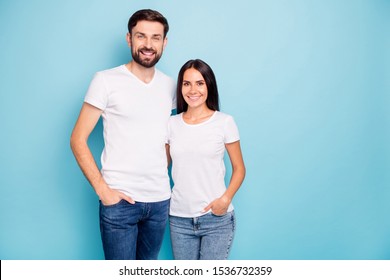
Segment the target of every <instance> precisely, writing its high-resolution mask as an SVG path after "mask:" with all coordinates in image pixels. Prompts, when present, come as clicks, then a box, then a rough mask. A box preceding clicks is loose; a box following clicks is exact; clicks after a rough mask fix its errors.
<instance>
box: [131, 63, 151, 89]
mask: <svg viewBox="0 0 390 280" xmlns="http://www.w3.org/2000/svg"><path fill="white" fill-rule="evenodd" d="M126 68H127V69H128V70H129V71H130V72H131V73H133V74H134V75H135V76H136V77H137V78H138V79H140V80H141V81H143V82H144V83H146V84H148V83H150V81H151V80H153V77H154V72H155V68H154V67H150V68H146V67H144V66H142V65H139V64H138V63H137V62H135V61H134V60H132V61H130V62H129V63H127V64H126Z"/></svg>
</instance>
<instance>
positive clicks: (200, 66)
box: [176, 59, 219, 114]
mask: <svg viewBox="0 0 390 280" xmlns="http://www.w3.org/2000/svg"><path fill="white" fill-rule="evenodd" d="M190 68H194V69H195V70H198V71H199V72H200V73H201V74H202V76H203V79H204V80H205V82H206V86H207V100H206V105H207V107H208V108H209V109H211V110H214V111H219V97H218V87H217V80H216V79H215V75H214V72H213V70H212V69H211V67H210V66H209V65H208V64H207V63H206V62H204V61H202V60H200V59H191V60H189V61H187V62H186V63H185V64H184V65H183V66H182V67H181V69H180V71H179V75H178V77H177V87H176V99H177V113H178V114H180V113H182V112H186V111H187V109H188V104H187V103H186V102H185V100H184V98H183V95H182V91H181V89H182V86H183V76H184V72H185V71H186V70H187V69H190Z"/></svg>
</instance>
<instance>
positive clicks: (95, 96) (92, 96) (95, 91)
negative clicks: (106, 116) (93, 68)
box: [84, 72, 108, 110]
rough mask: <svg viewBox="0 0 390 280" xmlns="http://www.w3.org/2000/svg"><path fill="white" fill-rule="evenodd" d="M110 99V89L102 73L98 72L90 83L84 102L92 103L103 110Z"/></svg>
mask: <svg viewBox="0 0 390 280" xmlns="http://www.w3.org/2000/svg"><path fill="white" fill-rule="evenodd" d="M107 101H108V90H107V87H106V85H105V83H104V78H103V75H102V74H101V73H99V72H98V73H96V74H95V76H94V77H93V79H92V81H91V84H90V85H89V88H88V91H87V94H86V95H85V98H84V102H86V103H89V104H91V105H92V106H95V107H97V108H99V109H101V110H104V109H106V107H107Z"/></svg>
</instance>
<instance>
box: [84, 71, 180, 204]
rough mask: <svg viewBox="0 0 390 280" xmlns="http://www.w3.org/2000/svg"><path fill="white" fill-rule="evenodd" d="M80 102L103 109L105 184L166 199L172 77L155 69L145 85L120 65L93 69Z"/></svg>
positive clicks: (143, 198)
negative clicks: (166, 141)
mask: <svg viewBox="0 0 390 280" xmlns="http://www.w3.org/2000/svg"><path fill="white" fill-rule="evenodd" d="M84 101H85V102H86V103H89V104H91V105H93V106H95V107H97V108H99V109H101V110H103V113H102V118H103V129H104V131H103V137H104V150H103V152H102V156H101V164H102V169H101V173H102V175H103V178H104V180H105V181H106V182H107V184H108V185H109V186H110V187H111V188H113V189H116V190H119V191H121V192H123V193H124V194H126V195H128V196H130V197H132V198H133V199H134V200H135V201H139V202H157V201H162V200H166V199H169V198H170V194H171V190H170V184H169V177H168V172H167V157H166V151H165V140H166V136H167V122H168V119H169V117H170V115H171V110H172V108H174V107H175V102H176V101H175V82H174V81H173V80H172V79H171V78H170V77H168V76H166V75H165V74H163V73H162V72H160V71H159V70H157V69H155V74H154V77H153V79H152V81H151V82H149V83H147V84H146V83H144V82H143V81H141V80H139V79H138V78H137V77H136V76H135V75H133V74H132V73H131V72H130V71H129V70H128V69H127V68H126V66H125V65H121V66H118V67H115V68H112V69H108V70H104V71H101V72H97V73H96V74H95V76H94V78H93V80H92V82H91V84H90V86H89V89H88V91H87V94H86V97H85V100H84Z"/></svg>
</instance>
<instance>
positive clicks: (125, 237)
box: [99, 199, 169, 260]
mask: <svg viewBox="0 0 390 280" xmlns="http://www.w3.org/2000/svg"><path fill="white" fill-rule="evenodd" d="M168 211H169V199H168V200H165V201H161V202H153V203H144V202H136V203H135V204H130V203H128V202H127V201H125V200H121V201H119V202H118V203H117V204H114V205H109V206H104V205H103V204H102V203H101V202H100V211H99V214H100V233H101V236H102V242H103V250H104V256H105V258H106V260H156V259H157V257H158V253H159V251H160V248H161V244H162V241H163V237H164V232H165V227H166V224H167V220H168Z"/></svg>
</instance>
